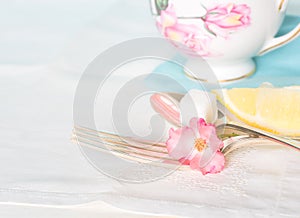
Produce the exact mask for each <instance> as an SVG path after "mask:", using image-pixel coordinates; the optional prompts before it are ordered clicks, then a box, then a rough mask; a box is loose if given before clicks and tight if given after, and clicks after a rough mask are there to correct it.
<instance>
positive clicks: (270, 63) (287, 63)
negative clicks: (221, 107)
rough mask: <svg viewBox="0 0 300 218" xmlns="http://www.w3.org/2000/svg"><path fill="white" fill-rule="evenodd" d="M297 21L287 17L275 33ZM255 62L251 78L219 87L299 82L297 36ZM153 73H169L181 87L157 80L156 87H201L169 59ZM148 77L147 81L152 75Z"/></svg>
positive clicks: (283, 32)
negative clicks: (255, 69) (255, 67)
mask: <svg viewBox="0 0 300 218" xmlns="http://www.w3.org/2000/svg"><path fill="white" fill-rule="evenodd" d="M299 22H300V17H297V16H286V18H285V20H284V22H283V25H282V26H281V29H280V30H279V32H278V34H277V35H278V36H280V35H283V34H285V33H287V32H289V31H290V30H292V29H293V28H294V27H295V26H296V25H297V24H298V23H299ZM255 62H256V64H257V71H256V72H255V74H253V75H252V76H251V77H249V78H247V79H243V80H240V81H237V82H235V83H231V84H227V85H226V84H225V85H224V84H221V86H223V87H225V88H232V87H258V86H260V84H261V83H263V82H270V83H272V84H273V85H274V86H276V87H283V86H291V85H300V37H298V38H297V39H295V40H294V41H292V42H290V43H289V44H287V45H285V46H283V47H281V48H278V49H276V50H274V51H272V52H270V53H268V54H266V55H263V56H260V57H256V58H255ZM152 74H156V75H165V76H169V77H171V78H172V79H175V80H177V81H179V82H180V85H181V86H182V89H180V88H178V87H177V86H176V87H175V86H173V85H172V84H171V85H168V84H167V83H165V82H162V83H159V82H158V81H156V82H155V84H156V90H157V89H159V90H160V91H176V92H186V91H188V90H189V89H193V88H198V89H199V88H202V87H201V85H200V86H199V82H197V81H195V80H192V79H190V78H188V77H187V76H185V75H184V74H183V70H182V67H181V66H179V65H176V64H173V63H171V62H165V63H163V64H161V65H159V66H158V67H157V68H156V69H155V70H154V71H153V73H152ZM148 79H149V81H150V80H151V76H150V77H149V78H148ZM149 81H148V82H149ZM153 83H154V82H153ZM148 84H149V83H148ZM158 86H160V87H158ZM183 89H185V90H183Z"/></svg>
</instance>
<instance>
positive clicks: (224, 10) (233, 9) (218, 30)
mask: <svg viewBox="0 0 300 218" xmlns="http://www.w3.org/2000/svg"><path fill="white" fill-rule="evenodd" d="M250 13H251V10H250V8H249V7H248V6H247V5H245V4H241V5H235V4H233V3H230V4H227V5H219V6H217V7H214V8H212V9H209V10H208V11H207V14H206V16H205V17H204V19H203V20H204V23H205V25H206V28H207V29H208V30H210V31H211V32H212V33H214V34H215V35H217V36H221V37H223V38H227V37H228V35H229V33H230V32H234V31H237V30H240V29H242V28H245V27H247V26H249V25H250Z"/></svg>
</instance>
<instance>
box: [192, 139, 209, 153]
mask: <svg viewBox="0 0 300 218" xmlns="http://www.w3.org/2000/svg"><path fill="white" fill-rule="evenodd" d="M194 144H195V145H194V146H195V148H196V149H197V150H198V151H199V152H201V151H203V150H204V149H205V148H206V147H207V143H206V141H205V140H204V139H201V138H197V139H195V142H194Z"/></svg>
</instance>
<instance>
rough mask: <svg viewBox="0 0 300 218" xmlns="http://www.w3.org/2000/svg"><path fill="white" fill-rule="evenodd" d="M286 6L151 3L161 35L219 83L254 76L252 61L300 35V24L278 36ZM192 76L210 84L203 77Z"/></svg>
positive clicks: (217, 0) (180, 0)
mask: <svg viewBox="0 0 300 218" xmlns="http://www.w3.org/2000/svg"><path fill="white" fill-rule="evenodd" d="M287 4H288V0H239V1H234V0H151V8H152V12H153V14H154V15H156V23H157V26H158V29H159V30H160V31H161V33H162V34H163V36H164V37H166V38H167V39H170V40H172V41H173V42H177V43H180V44H183V45H184V46H186V47H187V48H189V49H190V50H191V51H192V52H193V53H194V54H196V55H197V56H200V57H202V58H204V59H205V60H206V62H207V63H208V64H209V65H210V67H211V69H212V70H213V72H214V74H215V76H216V77H217V79H218V80H219V81H233V80H237V79H241V78H244V77H247V76H249V75H251V74H252V73H254V72H255V62H254V61H253V59H252V58H253V57H255V56H257V55H262V54H265V53H267V52H269V51H272V50H273V49H276V48H279V47H280V46H282V45H284V44H286V43H288V42H290V41H291V40H293V39H295V38H296V37H297V36H298V35H299V34H300V24H298V26H297V27H296V28H294V29H293V30H292V31H291V32H289V33H287V34H286V35H283V36H280V37H276V38H275V37H274V36H275V34H276V33H277V31H278V29H279V27H280V25H281V23H282V21H283V18H284V16H285V12H286V8H287ZM189 64H190V63H188V62H187V66H188V65H189ZM190 76H192V77H193V78H194V79H200V80H206V78H202V75H201V73H200V72H193V75H190Z"/></svg>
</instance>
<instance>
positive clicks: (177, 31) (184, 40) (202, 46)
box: [157, 4, 212, 56]
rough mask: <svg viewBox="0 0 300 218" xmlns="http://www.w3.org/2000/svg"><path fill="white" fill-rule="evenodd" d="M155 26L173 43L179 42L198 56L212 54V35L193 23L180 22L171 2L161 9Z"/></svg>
mask: <svg viewBox="0 0 300 218" xmlns="http://www.w3.org/2000/svg"><path fill="white" fill-rule="evenodd" d="M157 26H158V29H160V30H161V32H162V34H163V35H164V36H165V37H166V38H167V39H170V40H172V41H173V42H174V43H175V42H179V43H181V44H183V45H184V46H186V47H187V48H189V49H190V51H192V52H196V53H197V54H198V55H200V56H211V55H212V54H211V52H210V43H211V41H212V36H210V35H209V34H207V33H204V32H203V31H202V30H201V29H200V28H199V27H198V26H197V25H195V24H183V23H180V22H179V20H178V19H177V15H176V12H175V10H174V7H173V5H172V4H170V5H169V6H168V8H167V9H166V10H164V11H161V15H160V17H158V19H157ZM177 46H178V45H177Z"/></svg>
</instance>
